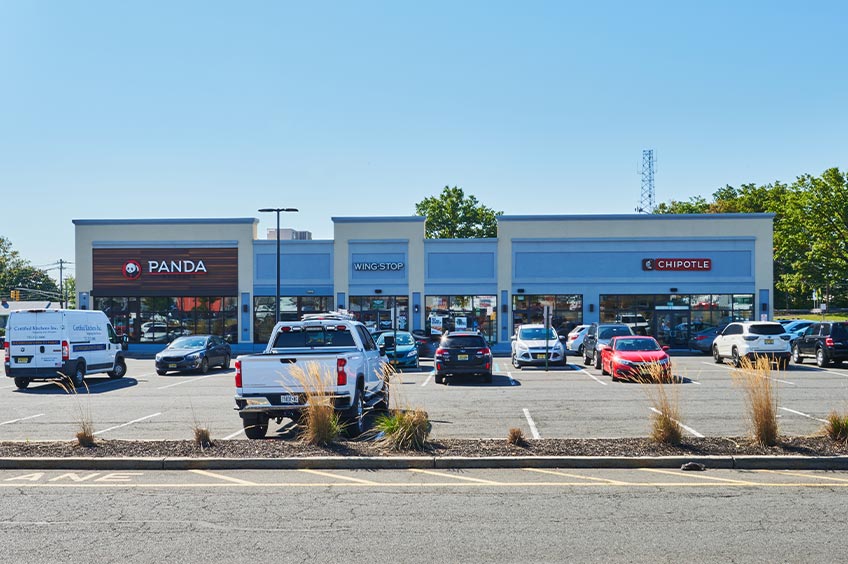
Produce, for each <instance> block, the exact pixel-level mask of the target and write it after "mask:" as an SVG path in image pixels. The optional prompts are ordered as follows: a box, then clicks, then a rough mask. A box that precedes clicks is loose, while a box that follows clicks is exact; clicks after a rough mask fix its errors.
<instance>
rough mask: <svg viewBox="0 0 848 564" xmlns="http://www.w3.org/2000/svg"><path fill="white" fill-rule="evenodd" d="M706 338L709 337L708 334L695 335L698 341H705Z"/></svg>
mask: <svg viewBox="0 0 848 564" xmlns="http://www.w3.org/2000/svg"><path fill="white" fill-rule="evenodd" d="M706 338H707V336H706V335H697V336H696V337H695V340H696V341H703V340H704V339H706Z"/></svg>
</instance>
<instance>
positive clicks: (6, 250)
mask: <svg viewBox="0 0 848 564" xmlns="http://www.w3.org/2000/svg"><path fill="white" fill-rule="evenodd" d="M14 288H28V289H31V290H41V291H42V292H47V293H51V294H55V295H56V296H57V297H58V295H59V287H58V286H57V285H56V281H55V280H53V279H52V278H50V276H48V274H47V273H46V272H45V271H43V270H41V269H39V268H35V267H34V266H31V265H30V264H29V261H27V260H25V259H23V258H21V256H20V253H18V251H16V250H14V249H13V248H12V242H11V241H10V240H9V239H8V238H6V237H2V236H0V295H3V296H8V295H9V292H10V290H12V289H14ZM21 298H22V299H24V300H48V299H50V298H49V297H47V296H45V295H44V294H40V293H38V292H26V291H25V290H23V291H21ZM56 301H58V300H56Z"/></svg>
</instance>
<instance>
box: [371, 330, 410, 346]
mask: <svg viewBox="0 0 848 564" xmlns="http://www.w3.org/2000/svg"><path fill="white" fill-rule="evenodd" d="M392 339H394V341H395V343H396V344H398V345H412V344H415V340H414V339H413V338H412V335H410V334H409V333H397V337H395V333H381V334H380V336H379V337H377V344H378V345H384V344H386V340H388V341H389V344H392V343H391V341H392Z"/></svg>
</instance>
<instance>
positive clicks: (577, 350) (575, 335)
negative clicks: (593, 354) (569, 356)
mask: <svg viewBox="0 0 848 564" xmlns="http://www.w3.org/2000/svg"><path fill="white" fill-rule="evenodd" d="M588 329H589V326H588V325H578V326H577V327H575V328H574V329H572V330H571V332H570V333H569V334H568V335H567V336H566V338H565V348H566V349H567V350H569V351H571V352H573V353H574V354H577V355H581V354H583V338H584V337H585V336H586V331H587V330H588Z"/></svg>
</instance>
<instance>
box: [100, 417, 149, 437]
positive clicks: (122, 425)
mask: <svg viewBox="0 0 848 564" xmlns="http://www.w3.org/2000/svg"><path fill="white" fill-rule="evenodd" d="M157 415H162V414H161V413H154V414H153V415H145V416H144V417H142V418H140V419H134V420H132V421H127V422H126V423H121V424H120V425H115V426H114V427H109V428H108V429H103V430H101V431H95V432H94V433H92V434H93V435H99V434H100V433H107V432H109V431H114V430H115V429H120V428H121V427H126V426H127V425H132V424H133V423H138V422H140V421H144V420H145V419H150V418H152V417H156V416H157Z"/></svg>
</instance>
